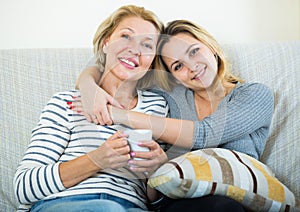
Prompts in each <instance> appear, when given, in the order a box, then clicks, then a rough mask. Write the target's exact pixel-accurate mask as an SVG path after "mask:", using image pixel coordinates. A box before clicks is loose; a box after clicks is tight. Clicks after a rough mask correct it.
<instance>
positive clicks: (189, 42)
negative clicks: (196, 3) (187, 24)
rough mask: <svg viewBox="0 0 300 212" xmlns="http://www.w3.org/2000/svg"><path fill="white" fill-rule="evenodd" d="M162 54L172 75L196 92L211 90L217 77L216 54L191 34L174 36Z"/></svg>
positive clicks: (164, 47)
mask: <svg viewBox="0 0 300 212" xmlns="http://www.w3.org/2000/svg"><path fill="white" fill-rule="evenodd" d="M161 53H162V57H163V60H164V62H165V64H166V65H167V67H168V69H169V71H170V72H171V73H172V75H173V76H174V77H175V78H176V79H177V80H178V81H179V82H180V83H181V84H183V85H184V86H186V87H188V88H190V89H192V90H194V91H198V90H204V89H207V88H209V87H210V86H212V84H213V82H214V80H215V78H216V77H217V72H218V67H217V61H216V58H215V56H214V53H213V52H212V50H211V49H210V48H208V47H207V46H206V45H205V44H203V43H202V42H200V41H199V40H197V39H195V38H194V37H193V36H191V35H190V34H187V33H179V34H176V35H175V36H172V37H171V38H170V40H169V42H167V43H166V44H165V45H164V46H163V48H162V52H161Z"/></svg>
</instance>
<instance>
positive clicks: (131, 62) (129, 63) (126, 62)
mask: <svg viewBox="0 0 300 212" xmlns="http://www.w3.org/2000/svg"><path fill="white" fill-rule="evenodd" d="M119 60H120V62H121V63H122V64H124V65H125V66H126V67H128V68H135V67H138V63H137V62H136V61H135V60H134V59H132V58H127V59H126V58H119Z"/></svg>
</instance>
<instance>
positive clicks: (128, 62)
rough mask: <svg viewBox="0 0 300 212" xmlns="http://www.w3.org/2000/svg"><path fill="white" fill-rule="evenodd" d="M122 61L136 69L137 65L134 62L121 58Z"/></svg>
mask: <svg viewBox="0 0 300 212" xmlns="http://www.w3.org/2000/svg"><path fill="white" fill-rule="evenodd" d="M120 60H121V61H122V62H124V63H127V64H128V65H130V66H133V67H135V64H134V63H133V62H131V61H129V60H126V59H124V58H121V59H120Z"/></svg>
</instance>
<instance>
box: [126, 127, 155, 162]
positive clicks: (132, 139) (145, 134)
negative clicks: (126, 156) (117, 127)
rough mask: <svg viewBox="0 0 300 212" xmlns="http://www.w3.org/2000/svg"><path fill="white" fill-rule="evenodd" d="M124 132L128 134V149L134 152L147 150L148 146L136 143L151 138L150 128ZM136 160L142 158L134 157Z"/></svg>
mask: <svg viewBox="0 0 300 212" xmlns="http://www.w3.org/2000/svg"><path fill="white" fill-rule="evenodd" d="M124 133H125V134H127V135H128V139H127V141H128V144H129V146H130V150H131V151H134V152H140V151H141V152H145V151H146V152H149V151H150V150H149V148H148V147H142V146H139V145H138V143H140V142H142V141H149V140H152V131H151V130H144V129H138V130H125V131H124ZM134 159H136V160H142V158H134Z"/></svg>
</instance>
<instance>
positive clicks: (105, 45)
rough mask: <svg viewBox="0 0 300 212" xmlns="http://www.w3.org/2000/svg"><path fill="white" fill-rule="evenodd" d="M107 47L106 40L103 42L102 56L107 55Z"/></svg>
mask: <svg viewBox="0 0 300 212" xmlns="http://www.w3.org/2000/svg"><path fill="white" fill-rule="evenodd" d="M107 46H108V39H106V40H105V41H104V42H103V47H102V50H103V52H104V54H107Z"/></svg>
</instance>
